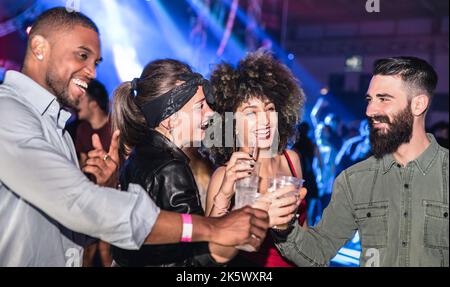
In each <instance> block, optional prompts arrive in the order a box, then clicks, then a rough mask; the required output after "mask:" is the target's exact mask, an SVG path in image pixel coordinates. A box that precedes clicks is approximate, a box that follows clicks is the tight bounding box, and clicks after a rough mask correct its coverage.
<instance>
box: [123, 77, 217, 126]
mask: <svg viewBox="0 0 450 287" xmlns="http://www.w3.org/2000/svg"><path fill="white" fill-rule="evenodd" d="M179 80H180V81H184V83H183V84H181V85H179V86H177V87H175V88H173V89H172V90H170V91H169V92H167V93H165V94H163V95H161V96H159V97H157V98H156V99H154V100H151V101H150V102H148V103H146V104H144V105H143V106H142V107H140V109H141V111H142V113H143V114H144V117H145V120H146V121H147V124H148V126H149V127H150V128H155V127H157V126H158V125H159V123H160V122H162V121H163V120H165V119H167V118H168V117H170V116H171V115H173V114H175V113H176V112H177V111H179V110H180V109H181V108H182V107H183V106H184V105H185V104H186V103H187V102H189V100H190V99H192V97H193V96H194V95H195V94H196V93H197V90H198V86H202V87H203V93H204V94H205V98H206V102H207V103H208V105H209V106H210V107H211V108H213V107H214V103H215V100H214V97H213V95H212V89H211V85H210V83H209V81H208V80H206V79H204V78H203V76H202V75H200V74H197V73H191V74H185V75H182V76H181V77H180V79H179ZM138 81H139V79H134V80H133V81H132V82H131V86H132V93H133V94H134V95H136V94H137V84H138Z"/></svg>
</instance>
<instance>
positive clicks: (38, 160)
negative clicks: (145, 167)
mask: <svg viewBox="0 0 450 287" xmlns="http://www.w3.org/2000/svg"><path fill="white" fill-rule="evenodd" d="M100 61H101V57H100V40H99V35H98V29H97V27H96V25H95V24H94V23H93V22H92V20H90V19H89V18H87V17H86V16H84V15H83V14H81V13H78V12H68V11H67V10H66V9H65V8H54V9H50V10H48V11H47V12H44V13H43V14H42V15H41V16H39V17H38V19H37V21H36V23H35V24H34V25H33V27H32V30H31V33H30V37H29V41H28V48H27V53H26V58H25V63H24V67H23V70H22V73H18V72H14V71H8V72H6V75H5V78H4V81H3V84H1V85H0V266H80V264H81V258H82V256H83V254H82V253H83V246H84V245H85V243H86V242H85V241H86V240H85V236H84V235H81V234H79V233H84V234H87V235H89V236H92V237H95V238H100V239H102V240H104V241H106V242H109V243H111V244H114V245H116V246H118V247H121V248H125V249H139V248H140V247H141V245H142V244H144V243H153V244H163V243H177V242H180V240H183V241H186V242H188V241H211V242H214V243H217V244H222V245H226V246H235V245H240V244H247V243H249V244H252V245H254V246H255V247H256V248H257V247H258V246H259V245H260V242H262V241H263V239H264V237H265V231H266V230H267V226H268V218H267V214H266V213H265V212H263V211H259V210H255V209H252V208H249V207H247V208H244V209H242V210H239V211H237V212H234V213H233V214H230V215H229V216H227V217H224V218H222V219H210V218H204V217H199V216H192V217H189V215H185V216H183V217H182V216H181V215H180V214H177V213H169V212H165V211H160V209H159V208H158V207H157V206H156V205H155V203H154V202H153V201H152V200H151V199H150V198H149V197H148V195H147V194H146V193H145V191H144V190H143V189H142V188H140V187H138V186H137V185H130V188H129V190H128V191H129V192H120V191H118V190H115V189H112V188H106V187H100V186H97V185H95V184H94V183H92V182H91V181H89V180H88V179H87V177H86V176H84V175H83V173H82V172H81V171H80V170H79V168H78V161H77V158H76V153H75V149H74V146H73V143H72V141H71V138H70V137H69V134H68V133H67V132H65V130H64V126H65V122H66V120H67V119H68V118H69V116H70V114H69V113H68V112H67V111H66V110H65V109H66V108H72V109H74V108H75V107H76V106H77V105H78V102H79V100H80V99H81V98H82V97H84V96H85V93H86V88H87V86H88V83H89V82H90V81H91V80H92V79H93V78H94V77H95V73H96V65H97V64H98V63H99V62H100ZM112 142H113V143H112V144H111V149H110V154H106V153H104V154H103V155H102V157H103V160H102V162H101V163H99V165H114V162H113V160H111V157H113V154H117V134H116V137H115V138H113V141H112ZM85 171H86V172H92V173H94V174H95V171H93V170H92V169H91V170H85ZM97 182H98V181H97ZM76 232H79V233H76ZM209 258H210V254H209V253H208V254H206V253H205V260H208V259H209Z"/></svg>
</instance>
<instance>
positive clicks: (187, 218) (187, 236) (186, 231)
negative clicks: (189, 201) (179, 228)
mask: <svg viewBox="0 0 450 287" xmlns="http://www.w3.org/2000/svg"><path fill="white" fill-rule="evenodd" d="M181 219H182V220H183V232H182V234H181V242H192V231H193V225H192V215H190V214H181Z"/></svg>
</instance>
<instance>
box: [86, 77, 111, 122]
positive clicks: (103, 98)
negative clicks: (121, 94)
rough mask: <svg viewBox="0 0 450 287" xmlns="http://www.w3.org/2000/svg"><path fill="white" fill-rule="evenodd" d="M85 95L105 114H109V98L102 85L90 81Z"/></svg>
mask: <svg viewBox="0 0 450 287" xmlns="http://www.w3.org/2000/svg"><path fill="white" fill-rule="evenodd" d="M86 95H87V96H88V98H89V99H90V100H91V101H95V102H96V103H97V105H98V106H99V107H100V109H102V111H103V112H104V113H105V114H109V96H108V92H107V91H106V88H105V86H104V85H103V84H102V83H100V82H99V81H97V80H92V81H91V82H90V83H89V86H88V88H87V92H86Z"/></svg>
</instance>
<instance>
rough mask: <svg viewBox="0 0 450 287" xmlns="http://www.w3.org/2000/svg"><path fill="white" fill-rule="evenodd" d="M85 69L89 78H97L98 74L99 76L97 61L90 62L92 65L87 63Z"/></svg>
mask: <svg viewBox="0 0 450 287" xmlns="http://www.w3.org/2000/svg"><path fill="white" fill-rule="evenodd" d="M84 71H85V73H86V76H87V77H88V78H89V79H91V80H92V79H95V78H96V76H97V66H96V64H95V63H93V64H90V65H87V66H86V67H85V68H84Z"/></svg>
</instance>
